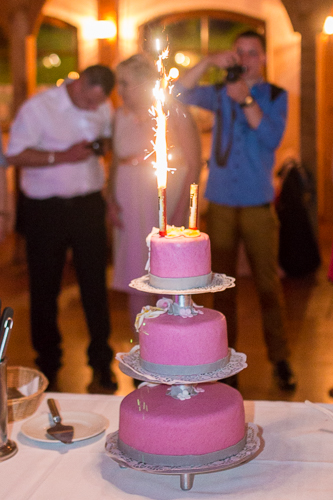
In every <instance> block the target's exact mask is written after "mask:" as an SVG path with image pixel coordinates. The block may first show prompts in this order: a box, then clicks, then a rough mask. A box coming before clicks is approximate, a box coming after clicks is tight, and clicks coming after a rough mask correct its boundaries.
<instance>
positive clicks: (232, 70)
mask: <svg viewBox="0 0 333 500" xmlns="http://www.w3.org/2000/svg"><path fill="white" fill-rule="evenodd" d="M226 71H227V76H226V81H227V82H237V81H238V80H239V79H240V77H241V76H242V74H243V73H245V71H246V66H240V65H239V64H235V65H234V66H229V67H228V68H226Z"/></svg>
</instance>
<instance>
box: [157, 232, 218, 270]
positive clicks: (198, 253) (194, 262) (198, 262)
mask: <svg viewBox="0 0 333 500" xmlns="http://www.w3.org/2000/svg"><path fill="white" fill-rule="evenodd" d="M150 245H151V248H150V274H153V275H154V276H158V277H161V278H188V277H193V276H202V275H206V274H209V273H210V272H211V256H210V240H209V237H208V235H207V234H205V233H200V234H199V236H197V237H195V238H186V237H184V236H179V237H176V238H165V237H161V236H159V235H156V234H155V235H153V236H152V237H151V242H150Z"/></svg>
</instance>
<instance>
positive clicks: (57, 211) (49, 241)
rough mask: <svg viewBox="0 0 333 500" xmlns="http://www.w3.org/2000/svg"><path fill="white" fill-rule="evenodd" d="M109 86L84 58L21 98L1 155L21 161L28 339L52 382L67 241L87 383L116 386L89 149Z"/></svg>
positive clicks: (104, 128) (96, 140)
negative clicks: (83, 327) (73, 73)
mask: <svg viewBox="0 0 333 500" xmlns="http://www.w3.org/2000/svg"><path fill="white" fill-rule="evenodd" d="M113 86H114V74H113V72H112V71H111V70H110V69H109V68H107V67H106V66H102V65H95V66H90V67H88V68H87V69H85V70H84V71H83V72H82V73H81V76H80V78H79V79H77V80H71V81H68V82H65V83H64V84H62V85H61V86H60V87H52V88H51V89H49V90H47V91H46V92H42V93H40V94H37V95H35V96H33V97H32V98H30V99H29V100H28V101H26V102H25V103H24V104H23V106H22V107H21V109H20V110H19V112H18V114H17V116H16V118H15V120H14V122H13V124H12V127H11V132H10V139H9V145H8V161H9V163H11V164H13V165H15V166H16V167H19V168H20V169H21V170H20V174H21V175H20V189H21V190H22V193H23V200H22V211H23V216H24V232H25V237H26V245H27V261H28V269H29V281H30V309H31V335H32V342H33V346H34V348H35V350H36V351H37V354H38V357H37V359H36V363H37V365H38V366H39V368H40V369H41V370H42V371H43V372H44V373H45V375H46V376H47V377H48V379H49V381H50V388H51V389H55V390H56V389H57V384H56V382H57V380H56V379H57V372H58V370H59V368H60V366H61V356H62V348H61V335H60V332H59V329H58V324H57V312H58V310H57V299H58V295H59V293H60V286H61V277H62V271H63V268H64V264H65V260H66V254H67V250H68V248H71V250H72V254H73V262H74V265H75V268H76V272H77V278H78V282H79V286H80V291H81V298H82V304H83V308H84V311H85V315H86V320H87V324H88V329H89V333H90V344H89V347H88V360H89V364H90V366H91V367H92V369H93V379H92V382H91V383H90V384H89V386H88V391H89V392H93V393H94V392H98V393H107V394H113V393H114V392H115V390H116V389H117V383H116V381H115V379H114V375H113V373H112V371H111V368H110V363H111V360H112V357H113V352H112V349H111V347H110V345H109V343H108V339H109V335H110V318H109V309H108V297H107V288H106V263H107V237H106V226H105V203H104V198H103V196H102V193H101V190H102V188H103V185H104V169H103V165H102V164H101V162H100V159H99V158H98V156H97V155H96V154H95V153H96V152H94V149H93V146H94V145H96V144H99V145H100V146H101V148H102V151H100V152H101V153H103V152H106V149H107V148H110V146H111V141H110V137H111V116H112V109H111V107H110V104H109V103H108V102H107V98H108V96H109V94H110V92H111V90H112V88H113Z"/></svg>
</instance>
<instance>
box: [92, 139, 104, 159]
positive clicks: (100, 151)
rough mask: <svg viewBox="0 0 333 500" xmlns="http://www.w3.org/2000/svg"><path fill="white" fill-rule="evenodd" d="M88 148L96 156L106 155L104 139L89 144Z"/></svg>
mask: <svg viewBox="0 0 333 500" xmlns="http://www.w3.org/2000/svg"><path fill="white" fill-rule="evenodd" d="M88 147H89V148H91V149H92V150H93V153H94V154H95V155H96V156H103V155H104V147H103V139H96V140H95V141H93V142H91V143H90V144H88Z"/></svg>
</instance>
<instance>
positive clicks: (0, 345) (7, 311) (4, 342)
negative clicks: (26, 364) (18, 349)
mask: <svg viewBox="0 0 333 500" xmlns="http://www.w3.org/2000/svg"><path fill="white" fill-rule="evenodd" d="M13 315H14V311H13V309H12V308H11V307H5V308H4V310H3V312H2V315H1V318H0V361H3V360H4V359H5V356H6V350H7V346H8V340H9V332H10V330H11V329H12V327H13Z"/></svg>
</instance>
